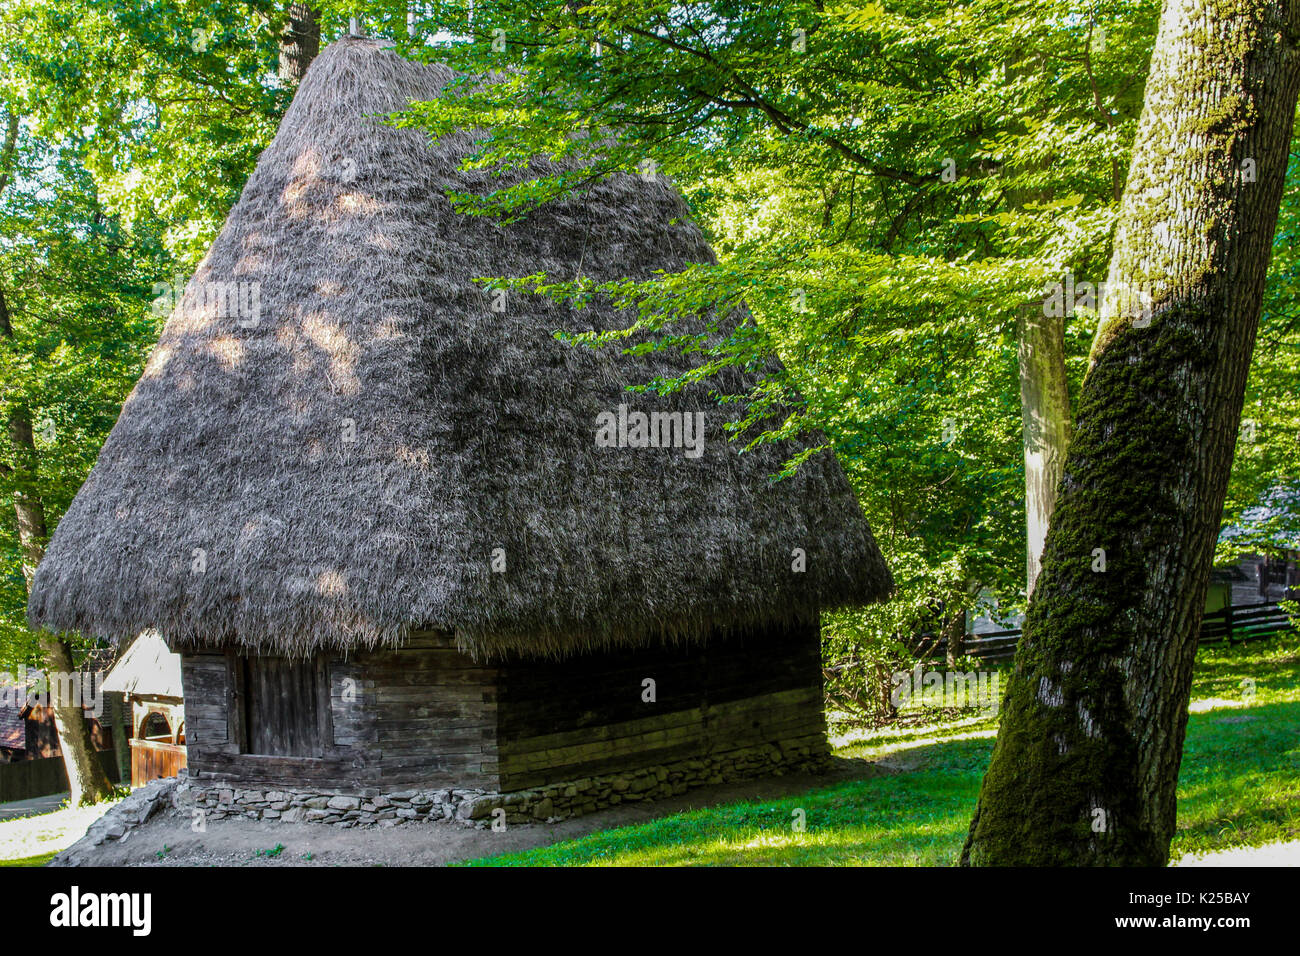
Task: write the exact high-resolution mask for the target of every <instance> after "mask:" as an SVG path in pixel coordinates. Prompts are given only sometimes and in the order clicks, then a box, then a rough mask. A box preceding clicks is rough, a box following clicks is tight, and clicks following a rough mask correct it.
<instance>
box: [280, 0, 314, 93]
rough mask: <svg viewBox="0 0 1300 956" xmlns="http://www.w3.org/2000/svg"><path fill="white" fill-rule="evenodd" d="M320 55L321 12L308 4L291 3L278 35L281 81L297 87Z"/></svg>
mask: <svg viewBox="0 0 1300 956" xmlns="http://www.w3.org/2000/svg"><path fill="white" fill-rule="evenodd" d="M319 52H320V12H319V11H318V10H315V9H313V8H312V6H311V5H310V4H307V3H290V4H289V9H288V12H287V15H286V19H285V24H284V29H283V30H282V31H281V32H280V79H281V80H282V81H283V82H284V83H286V84H287V85H290V86H297V85H298V84H299V83H301V82H302V78H303V77H304V76H306V75H307V67H309V66H311V61H312V60H314V59H316V54H317V53H319Z"/></svg>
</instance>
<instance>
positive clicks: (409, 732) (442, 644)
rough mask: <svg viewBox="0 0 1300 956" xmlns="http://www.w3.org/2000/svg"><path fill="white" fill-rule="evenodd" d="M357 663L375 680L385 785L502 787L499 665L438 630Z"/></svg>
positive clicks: (363, 656)
mask: <svg viewBox="0 0 1300 956" xmlns="http://www.w3.org/2000/svg"><path fill="white" fill-rule="evenodd" d="M357 663H358V665H359V666H360V667H362V668H363V669H364V671H365V674H366V679H367V680H368V681H370V682H371V683H372V684H373V687H374V720H375V727H376V731H377V735H378V746H379V750H380V751H381V758H380V770H379V780H380V786H381V787H382V788H383V789H385V790H398V789H401V788H402V787H403V786H404V785H412V786H414V785H416V784H418V785H419V786H421V787H438V788H464V789H480V788H481V789H484V790H495V789H497V751H496V731H497V699H496V680H497V670H496V668H495V667H490V666H487V665H484V664H478V663H475V662H474V661H473V660H472V659H471V658H469V657H468V656H467V655H465V654H462V653H461V652H460V651H458V650H456V645H455V642H454V641H453V640H452V639H451V638H450V637H448V636H445V635H439V634H431V633H420V634H416V635H413V636H412V637H411V640H410V642H409V643H408V644H407V645H406V646H405V647H403V648H402V649H401V650H398V651H387V652H376V653H372V654H361V655H358V657H357Z"/></svg>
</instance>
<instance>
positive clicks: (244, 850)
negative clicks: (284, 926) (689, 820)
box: [55, 758, 890, 866]
mask: <svg viewBox="0 0 1300 956" xmlns="http://www.w3.org/2000/svg"><path fill="white" fill-rule="evenodd" d="M888 772H890V771H889V770H888V769H886V768H883V767H880V766H878V765H877V764H874V763H871V762H869V761H866V760H851V759H843V758H840V759H837V760H836V762H835V766H834V767H833V768H832V770H831V771H830V772H829V773H826V774H821V775H811V774H797V775H790V776H786V777H769V778H765V779H762V780H751V781H744V782H740V783H732V784H723V785H721V786H716V787H702V788H700V789H699V790H693V791H691V792H690V793H686V794H682V795H681V796H677V797H671V798H669V799H665V800H657V801H653V802H649V801H647V802H643V803H629V804H623V805H621V806H618V807H612V808H610V809H608V810H602V811H600V812H598V813H592V814H589V815H587V816H583V817H577V818H574V819H570V820H564V821H561V822H559V823H550V824H547V823H535V824H511V825H510V826H509V828H508V829H506V830H505V831H504V832H494V831H492V830H491V829H478V828H473V827H466V826H462V825H460V824H457V823H419V822H413V823H403V824H401V825H398V826H392V827H375V828H371V829H356V828H354V829H347V830H344V829H340V828H339V827H336V826H330V825H327V824H321V823H278V822H274V821H262V820H244V819H225V820H213V821H209V822H208V828H207V832H206V833H194V832H193V831H192V830H191V829H190V816H189V814H188V813H185V814H182V812H181V811H179V810H171V809H169V810H166V811H164V812H162V813H159V814H158V815H156V816H155V817H153V819H151V820H150V821H149V822H148V823H145V824H143V825H142V826H139V827H137V828H136V829H134V830H132V831H131V832H129V833H128V834H127V836H126V837H125V838H123V839H122V840H119V841H107V842H105V843H104V844H102V845H100V846H98V847H84V848H83V847H74V848H73V849H72V852H71V855H72V856H73V858H74V859H75V860H76V863H75V864H74V865H82V866H443V865H446V864H448V863H455V862H458V861H460V860H468V859H473V858H475V857H481V856H493V855H495V854H498V853H509V852H513V851H516V850H527V849H531V848H533V847H538V846H546V845H548V844H551V843H557V842H559V841H561V840H570V839H573V838H575V837H580V836H584V835H585V834H588V833H592V832H594V831H596V830H608V829H611V828H613V827H620V826H627V825H629V824H635V823H642V822H645V821H647V820H653V819H656V818H658V817H664V816H669V815H671V814H674V813H680V812H682V811H685V810H692V809H696V808H699V807H708V806H715V805H717V804H724V803H735V802H738V801H742V800H767V799H775V798H779V797H784V796H789V795H791V794H796V793H803V792H805V791H807V790H811V789H814V788H817V787H825V786H830V785H832V784H835V783H838V782H840V781H842V780H850V779H857V778H862V777H869V776H875V775H878V774H882V773H888ZM277 844H282V845H283V847H284V849H283V850H282V851H280V853H279V854H278V855H277V856H274V857H267V856H265V855H258V853H257V851H259V850H260V851H263V854H264V853H265V851H267V850H271V849H273V848H274V847H275V846H276V845H277ZM68 855H69V854H62V855H61V856H60V857H59V858H58V859H57V860H56V861H55V865H59V864H66V863H69V862H71V861H69V860H66V859H64V858H65V857H67V856H68Z"/></svg>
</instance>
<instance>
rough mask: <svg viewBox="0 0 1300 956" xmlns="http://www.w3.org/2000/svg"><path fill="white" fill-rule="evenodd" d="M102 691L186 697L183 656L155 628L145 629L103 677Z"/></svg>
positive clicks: (144, 695)
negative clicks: (183, 678) (183, 688)
mask: <svg viewBox="0 0 1300 956" xmlns="http://www.w3.org/2000/svg"><path fill="white" fill-rule="evenodd" d="M100 690H103V691H107V692H108V693H110V694H136V695H138V696H142V697H184V696H185V692H184V691H183V690H182V689H181V656H180V655H179V654H173V653H172V652H171V650H170V649H169V648H168V647H167V644H166V642H164V641H163V638H162V635H161V634H159V633H158V632H157V631H155V630H152V629H151V630H148V631H144V632H143V633H141V634H140V636H139V637H137V638H136V639H135V641H134V642H133V643H132V644H131V646H130V647H128V648H127V650H126V653H125V654H123V655H122V657H121V659H120V660H119V661H118V662H117V663H116V664H114V665H113V669H112V670H110V671H109V672H108V676H107V677H105V678H104V685H103V686H102V687H101V688H100Z"/></svg>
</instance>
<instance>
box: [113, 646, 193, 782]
mask: <svg viewBox="0 0 1300 956" xmlns="http://www.w3.org/2000/svg"><path fill="white" fill-rule="evenodd" d="M103 689H104V691H105V692H107V693H114V694H122V695H123V696H124V697H125V698H126V703H127V707H128V708H129V709H128V713H129V715H130V718H129V719H130V726H131V736H130V738H129V739H130V744H131V786H133V787H138V786H141V785H143V784H146V783H148V782H149V781H150V780H156V779H157V778H159V777H174V776H176V774H177V773H178V772H180V770H181V768H182V767H184V766H185V700H184V696H185V695H184V691H183V690H182V684H181V658H180V655H179V654H173V653H172V652H171V651H170V650H169V649H168V647H167V644H166V643H165V642H164V641H163V639H162V635H161V634H159V633H158V632H157V631H154V630H148V631H145V632H144V633H142V634H141V635H140V636H139V637H137V638H136V639H135V641H134V642H133V643H132V644H131V646H130V647H129V648H127V651H126V653H125V654H123V655H122V657H121V659H120V660H118V662H117V663H116V664H115V665H113V669H112V670H110V671H109V672H108V676H107V677H106V678H105V679H104V688H103Z"/></svg>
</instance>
